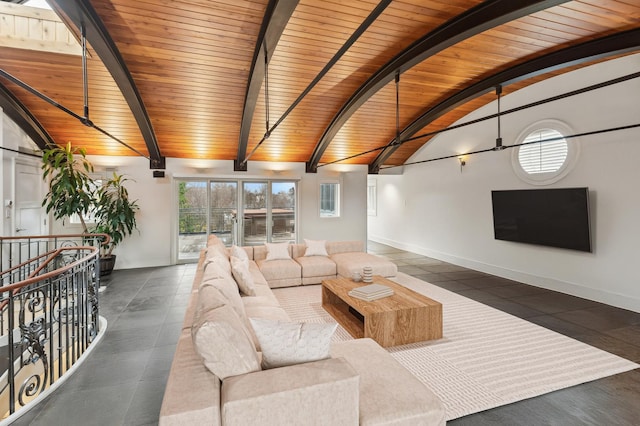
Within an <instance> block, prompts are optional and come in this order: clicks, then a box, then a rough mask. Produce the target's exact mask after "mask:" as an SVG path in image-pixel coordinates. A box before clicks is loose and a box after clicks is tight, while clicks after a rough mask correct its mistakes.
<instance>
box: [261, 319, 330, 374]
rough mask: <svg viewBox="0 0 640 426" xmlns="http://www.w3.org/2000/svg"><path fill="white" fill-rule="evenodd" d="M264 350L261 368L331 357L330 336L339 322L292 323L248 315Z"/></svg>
mask: <svg viewBox="0 0 640 426" xmlns="http://www.w3.org/2000/svg"><path fill="white" fill-rule="evenodd" d="M249 321H250V322H251V326H252V327H253V331H254V333H255V335H256V337H257V339H258V342H259V343H260V350H261V351H262V368H265V369H267V368H276V367H283V366H285V365H292V364H299V363H303V362H311V361H317V360H321V359H326V358H329V348H330V345H331V336H333V332H334V331H335V330H336V327H337V326H338V324H336V323H333V324H317V323H290V322H282V321H272V320H266V319H261V318H249Z"/></svg>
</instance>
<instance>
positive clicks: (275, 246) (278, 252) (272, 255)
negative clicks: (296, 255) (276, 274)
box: [265, 243, 291, 261]
mask: <svg viewBox="0 0 640 426" xmlns="http://www.w3.org/2000/svg"><path fill="white" fill-rule="evenodd" d="M265 245H266V246H267V259H266V260H267V261H269V260H281V259H291V256H290V255H289V243H266V244H265Z"/></svg>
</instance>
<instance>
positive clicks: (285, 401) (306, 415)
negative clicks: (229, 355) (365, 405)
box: [221, 358, 360, 426]
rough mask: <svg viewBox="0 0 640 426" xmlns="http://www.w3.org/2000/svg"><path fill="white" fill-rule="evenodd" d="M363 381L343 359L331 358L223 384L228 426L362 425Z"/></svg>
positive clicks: (224, 416) (224, 419) (230, 379)
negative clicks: (361, 390) (361, 401)
mask: <svg viewBox="0 0 640 426" xmlns="http://www.w3.org/2000/svg"><path fill="white" fill-rule="evenodd" d="M359 387H360V384H359V376H358V373H356V371H355V370H354V369H353V367H352V366H351V365H350V364H349V363H348V362H347V361H345V360H344V359H343V358H330V359H325V360H321V361H315V362H308V363H304V364H297V365H290V366H287V367H280V368H275V369H272V370H263V371H257V372H254V373H249V374H244V375H241V376H235V377H228V378H227V379H225V380H224V381H223V382H222V395H221V417H222V424H223V425H225V426H233V425H248V424H251V425H274V424H308V423H309V419H314V422H315V424H325V425H336V424H339V425H357V424H358V421H359V420H358V419H359V408H358V407H359Z"/></svg>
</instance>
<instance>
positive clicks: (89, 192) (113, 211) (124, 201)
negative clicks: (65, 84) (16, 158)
mask: <svg viewBox="0 0 640 426" xmlns="http://www.w3.org/2000/svg"><path fill="white" fill-rule="evenodd" d="M42 170H43V179H45V180H48V182H49V192H48V193H47V195H46V198H45V199H44V201H43V202H42V205H43V206H45V207H46V211H47V213H50V212H53V217H54V218H55V219H58V220H62V221H63V223H64V220H65V219H68V218H71V217H72V216H73V215H77V216H78V218H79V220H80V223H81V225H82V232H83V233H89V231H91V232H95V233H104V234H107V235H109V236H110V237H111V241H110V242H109V244H107V245H106V246H102V248H101V255H100V270H101V273H100V274H101V275H108V274H110V273H111V271H112V270H113V266H114V264H115V258H116V256H115V255H114V254H113V249H114V248H115V246H117V245H118V244H120V243H121V242H122V240H123V239H124V238H125V237H126V236H128V235H130V234H131V233H132V232H133V230H134V229H137V224H136V213H137V212H138V210H139V207H138V204H137V201H136V200H133V201H132V200H130V199H129V192H128V191H127V189H126V187H125V186H124V183H125V182H126V181H128V180H129V179H127V178H125V177H124V176H122V175H118V174H116V173H114V174H113V176H112V177H111V178H109V179H108V180H106V181H104V182H102V183H101V182H96V181H95V180H94V179H93V178H92V177H91V173H93V171H94V168H93V165H92V164H91V162H90V161H89V160H88V159H87V158H86V151H85V150H84V149H83V148H74V147H72V146H71V143H67V145H66V146H62V147H61V146H57V145H56V146H50V147H48V148H46V149H45V150H43V154H42ZM90 215H92V216H93V217H94V219H95V223H96V225H95V227H93V228H92V229H91V230H89V229H88V226H87V223H86V221H85V217H87V216H90Z"/></svg>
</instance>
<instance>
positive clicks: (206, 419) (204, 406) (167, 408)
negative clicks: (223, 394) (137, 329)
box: [159, 329, 220, 426]
mask: <svg viewBox="0 0 640 426" xmlns="http://www.w3.org/2000/svg"><path fill="white" fill-rule="evenodd" d="M194 389H197V390H198V391H197V392H194ZM188 424H206V425H214V426H215V425H220V380H219V379H218V378H217V377H216V376H215V375H213V374H212V373H211V372H210V371H209V370H207V368H206V367H205V366H204V363H203V362H202V358H200V356H198V355H197V354H196V352H195V349H194V347H193V341H192V339H191V330H189V329H185V330H182V334H181V335H180V338H179V339H178V346H177V348H176V352H175V355H174V357H173V363H172V364H171V371H170V372H169V379H168V381H167V386H166V388H165V391H164V398H163V400H162V408H161V409H160V419H159V425H160V426H181V425H188Z"/></svg>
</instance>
